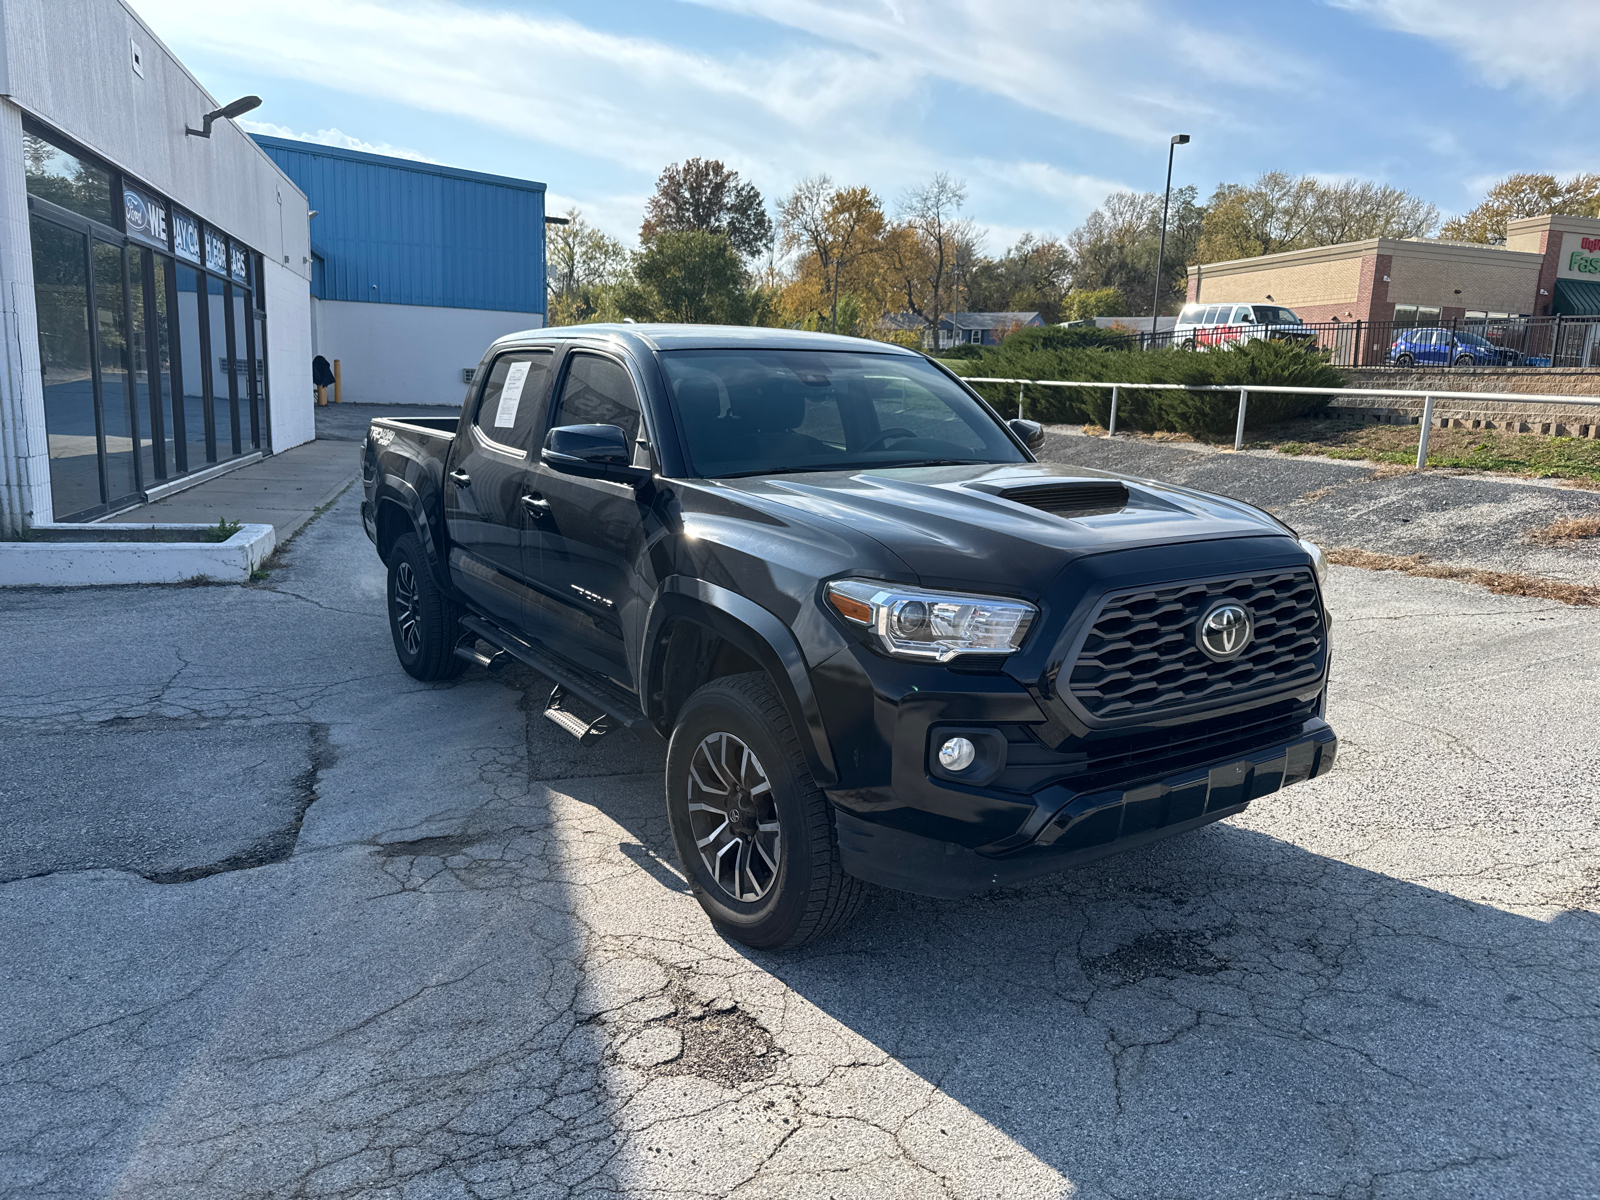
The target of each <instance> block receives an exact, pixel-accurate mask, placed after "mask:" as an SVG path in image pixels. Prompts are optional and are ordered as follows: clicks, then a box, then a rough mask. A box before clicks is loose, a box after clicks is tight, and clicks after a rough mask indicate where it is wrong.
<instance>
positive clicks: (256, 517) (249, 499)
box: [108, 404, 461, 546]
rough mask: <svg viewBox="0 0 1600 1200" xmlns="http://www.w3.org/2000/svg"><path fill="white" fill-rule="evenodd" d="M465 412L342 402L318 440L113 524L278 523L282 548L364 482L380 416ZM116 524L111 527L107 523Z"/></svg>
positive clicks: (326, 412) (322, 413) (320, 425)
mask: <svg viewBox="0 0 1600 1200" xmlns="http://www.w3.org/2000/svg"><path fill="white" fill-rule="evenodd" d="M460 411H461V410H460V408H442V407H436V406H433V405H427V406H423V405H413V404H401V405H382V404H361V405H356V404H341V405H338V406H334V405H329V406H328V407H327V408H319V409H318V410H317V440H316V441H313V442H307V443H305V444H304V445H302V446H295V447H293V448H292V449H289V450H285V451H283V452H282V453H281V454H273V455H270V456H269V457H267V458H264V459H262V460H261V461H260V462H258V463H252V464H251V465H250V466H248V467H240V468H239V469H238V470H237V471H230V472H229V473H228V474H226V475H220V476H218V477H217V478H215V479H211V480H207V481H206V482H205V483H201V484H196V485H195V486H194V487H192V488H189V489H187V490H186V491H182V492H178V493H177V494H176V495H172V496H168V497H167V498H166V499H164V500H157V501H155V502H154V503H153V504H144V505H140V506H139V507H138V508H135V509H132V510H130V511H128V512H125V513H120V514H118V515H117V516H115V517H112V518H111V521H114V522H123V523H132V524H148V523H149V522H152V521H171V522H178V523H195V524H204V525H215V524H216V523H217V522H218V521H222V520H227V521H238V522H240V523H241V524H249V523H251V522H259V523H261V524H264V525H271V526H273V527H274V529H275V530H276V532H277V536H278V544H279V545H280V546H281V545H282V544H283V543H284V542H286V541H287V540H288V539H289V538H291V537H293V536H294V535H295V534H296V533H297V532H298V531H299V529H300V527H301V526H302V525H304V524H305V523H306V522H307V521H309V520H310V519H311V518H312V516H313V515H314V514H315V512H316V510H317V509H319V508H321V507H322V506H323V505H325V504H328V503H330V502H332V501H333V500H334V499H335V498H336V497H337V496H338V495H339V493H341V492H342V491H344V490H345V488H347V487H349V486H350V484H351V483H353V482H355V481H356V480H357V479H359V478H360V477H361V457H360V454H361V452H360V449H359V444H360V442H361V440H362V439H363V438H364V437H365V436H366V430H367V423H368V422H369V421H370V420H371V419H372V418H373V417H386V416H417V417H437V416H454V415H455V414H457V413H459V412H460ZM108 523H109V522H108Z"/></svg>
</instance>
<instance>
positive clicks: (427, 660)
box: [389, 533, 467, 683]
mask: <svg viewBox="0 0 1600 1200" xmlns="http://www.w3.org/2000/svg"><path fill="white" fill-rule="evenodd" d="M460 621H461V610H460V608H459V607H457V605H456V604H455V603H454V602H453V601H452V600H451V599H450V598H449V597H448V596H446V595H445V594H444V592H443V591H442V590H441V589H440V587H439V585H438V584H437V583H435V582H434V579H433V573H432V572H431V571H429V570H428V559H427V555H426V554H424V553H423V550H422V543H421V542H420V541H418V540H417V535H416V534H414V533H408V534H406V535H405V536H403V537H401V538H400V539H399V540H398V541H397V542H395V544H394V548H393V549H392V550H390V551H389V632H390V634H391V635H393V637H394V652H395V654H396V655H397V656H398V657H399V659H400V665H401V666H402V667H404V668H405V669H406V674H408V675H410V676H411V677H412V678H414V679H420V680H422V681H423V682H425V683H433V682H435V681H437V680H440V679H454V678H455V677H456V676H457V675H459V674H461V672H462V671H463V670H464V669H465V668H466V665H467V664H466V660H465V659H462V658H457V657H456V652H455V643H456V637H457V635H458V634H459V633H460V629H459V628H458V626H459V624H460Z"/></svg>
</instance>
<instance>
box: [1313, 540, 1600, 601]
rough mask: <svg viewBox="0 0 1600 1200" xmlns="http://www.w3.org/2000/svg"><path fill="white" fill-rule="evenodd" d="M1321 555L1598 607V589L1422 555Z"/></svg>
mask: <svg viewBox="0 0 1600 1200" xmlns="http://www.w3.org/2000/svg"><path fill="white" fill-rule="evenodd" d="M1324 553H1325V554H1326V555H1327V556H1328V561H1329V562H1331V563H1334V564H1335V565H1337V566H1341V567H1361V568H1363V569H1365V570H1368V571H1399V572H1400V573H1401V574H1403V575H1417V576H1420V577H1422V578H1424V579H1454V580H1456V581H1458V582H1460V583H1472V584H1476V585H1477V586H1478V587H1482V588H1487V589H1488V590H1489V591H1491V592H1494V593H1495V594H1496V595H1499V596H1532V597H1534V598H1535V599H1539V600H1555V601H1558V602H1560V603H1562V604H1571V605H1574V606H1576V607H1579V608H1600V587H1590V586H1588V585H1587V584H1581V583H1563V582H1562V581H1561V580H1559V579H1545V578H1543V577H1542V576H1538V575H1522V574H1515V573H1511V572H1507V571H1481V570H1479V569H1478V568H1476V567H1452V566H1447V565H1445V564H1444V563H1436V562H1434V561H1432V560H1431V559H1429V557H1428V556H1427V555H1426V554H1375V553H1373V552H1372V551H1371V550H1357V549H1356V548H1354V547H1353V546H1339V547H1336V548H1334V549H1332V550H1326V551H1324Z"/></svg>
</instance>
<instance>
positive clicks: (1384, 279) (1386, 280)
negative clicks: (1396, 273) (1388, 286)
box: [1383, 275, 1389, 283]
mask: <svg viewBox="0 0 1600 1200" xmlns="http://www.w3.org/2000/svg"><path fill="white" fill-rule="evenodd" d="M1383 281H1384V282H1385V283H1388V282H1389V277H1388V276H1387V275H1385V276H1384V277H1383Z"/></svg>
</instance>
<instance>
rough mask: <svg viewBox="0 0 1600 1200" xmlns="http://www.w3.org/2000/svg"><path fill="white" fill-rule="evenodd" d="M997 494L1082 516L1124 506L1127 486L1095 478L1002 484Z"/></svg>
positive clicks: (1058, 512)
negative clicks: (1023, 485)
mask: <svg viewBox="0 0 1600 1200" xmlns="http://www.w3.org/2000/svg"><path fill="white" fill-rule="evenodd" d="M1000 498H1001V499H1002V500H1010V501H1013V502H1014V503H1017V504H1026V505H1027V506H1028V507H1029V508H1037V509H1038V510H1039V511H1040V512H1047V513H1052V514H1053V515H1055V516H1058V517H1083V516H1088V515H1089V514H1090V513H1106V512H1116V511H1117V510H1118V509H1119V508H1126V507H1127V504H1128V488H1127V485H1125V484H1121V483H1116V482H1112V481H1109V480H1106V481H1102V480H1098V479H1096V480H1093V481H1091V482H1081V483H1080V482H1073V483H1036V484H1029V485H1027V486H1025V487H1011V488H1005V489H1004V490H1002V491H1001V492H1000Z"/></svg>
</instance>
